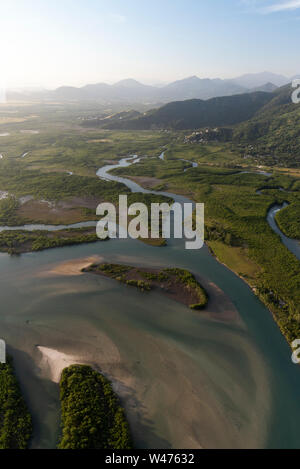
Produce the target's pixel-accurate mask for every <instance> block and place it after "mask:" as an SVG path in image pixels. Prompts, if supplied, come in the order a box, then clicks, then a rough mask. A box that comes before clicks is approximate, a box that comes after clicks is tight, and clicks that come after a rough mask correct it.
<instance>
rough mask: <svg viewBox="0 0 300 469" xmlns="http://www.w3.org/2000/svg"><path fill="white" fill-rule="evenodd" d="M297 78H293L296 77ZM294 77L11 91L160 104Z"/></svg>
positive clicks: (15, 95)
mask: <svg viewBox="0 0 300 469" xmlns="http://www.w3.org/2000/svg"><path fill="white" fill-rule="evenodd" d="M293 78H294V77H293ZM293 78H287V77H284V76H283V75H276V74H273V73H270V72H263V73H258V74H248V75H243V76H241V77H237V78H234V79H225V80H222V79H219V78H215V79H210V78H198V77H197V76H192V77H189V78H185V79H183V80H178V81H175V82H172V83H170V84H168V85H165V86H159V87H158V86H149V85H144V84H142V83H140V82H138V81H136V80H133V79H126V80H122V81H119V82H117V83H115V84H113V85H109V84H107V83H98V84H89V85H86V86H83V87H81V88H76V87H72V86H62V87H59V88H57V89H55V90H51V91H50V90H40V89H39V90H36V91H34V90H27V91H22V90H15V91H14V90H10V91H8V93H7V94H8V100H9V101H23V100H28V99H33V100H37V101H56V100H59V101H62V102H74V101H75V102H77V101H79V102H80V101H86V102H89V101H93V102H96V103H99V104H117V103H120V104H145V105H152V106H154V105H159V104H164V103H168V102H172V101H184V100H187V99H202V100H208V99H211V98H215V97H220V96H231V95H236V94H245V93H248V92H253V91H266V92H272V91H274V90H275V89H276V88H277V87H279V86H283V85H285V84H287V83H289V82H290V81H291V80H292V79H293Z"/></svg>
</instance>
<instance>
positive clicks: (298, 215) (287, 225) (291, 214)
mask: <svg viewBox="0 0 300 469" xmlns="http://www.w3.org/2000/svg"><path fill="white" fill-rule="evenodd" d="M276 221H277V223H278V226H279V228H280V229H281V231H283V233H284V234H286V235H287V236H288V237H289V238H295V239H299V240H300V198H299V201H298V202H297V203H294V204H292V205H289V206H288V207H286V208H284V209H283V210H281V211H280V212H278V213H277V215H276Z"/></svg>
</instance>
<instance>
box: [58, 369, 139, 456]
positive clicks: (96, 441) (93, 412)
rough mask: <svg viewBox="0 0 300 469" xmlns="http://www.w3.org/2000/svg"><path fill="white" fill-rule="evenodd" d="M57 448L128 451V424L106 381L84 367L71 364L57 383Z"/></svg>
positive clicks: (130, 446) (129, 439)
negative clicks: (59, 421) (59, 413)
mask: <svg viewBox="0 0 300 469" xmlns="http://www.w3.org/2000/svg"><path fill="white" fill-rule="evenodd" d="M60 399H61V406H62V438H61V441H60V444H59V448H60V449H116V450H118V449H119V450H124V449H132V440H131V436H130V430H129V425H128V422H127V420H126V417H125V413H124V410H123V408H122V407H121V405H120V402H119V399H118V398H117V396H116V394H115V393H114V391H113V390H112V387H111V384H110V382H109V381H108V380H107V379H106V378H105V377H104V376H102V375H101V374H100V373H97V372H96V371H94V370H93V369H92V368H91V367H89V366H85V365H72V366H70V367H69V368H66V369H65V370H63V372H62V377H61V381H60Z"/></svg>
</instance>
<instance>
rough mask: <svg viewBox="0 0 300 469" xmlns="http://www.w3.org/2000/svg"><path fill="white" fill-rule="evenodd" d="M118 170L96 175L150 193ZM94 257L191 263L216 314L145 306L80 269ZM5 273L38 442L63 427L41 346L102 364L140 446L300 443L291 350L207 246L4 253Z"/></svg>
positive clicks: (140, 298) (178, 243)
mask: <svg viewBox="0 0 300 469" xmlns="http://www.w3.org/2000/svg"><path fill="white" fill-rule="evenodd" d="M135 161H137V158H136V157H134V158H133V159H128V158H125V159H122V160H121V161H120V162H119V166H123V167H124V166H127V165H130V164H132V163H134V162H135ZM115 167H117V166H116V165H114V166H105V167H103V168H100V169H99V171H98V172H97V174H98V176H99V177H103V178H105V179H108V180H114V181H119V182H122V183H123V184H126V186H127V187H129V188H130V189H131V190H132V191H134V192H146V193H147V192H149V191H146V190H144V189H143V188H141V187H140V186H139V185H138V184H136V183H135V182H133V181H130V180H128V179H125V178H119V177H117V176H114V175H111V174H109V171H110V170H111V169H112V168H115ZM151 193H153V191H151ZM154 193H157V192H154ZM159 194H164V195H168V196H172V197H173V199H174V200H176V201H179V202H185V201H188V199H186V198H184V197H181V196H178V195H174V194H169V193H164V192H163V193H162V192H159ZM272 210H273V209H272ZM94 225H95V222H91V223H90V224H89V225H87V224H84V225H82V224H80V226H94ZM36 226H38V225H35V227H36ZM41 226H42V225H41ZM41 226H39V228H40V227H41ZM77 226H78V224H77V225H73V227H77ZM17 228H18V229H20V227H10V228H9V229H17ZM23 228H25V229H28V230H32V229H36V228H34V226H27V227H23ZM43 228H44V229H51V230H57V229H61V228H62V227H56V226H52V227H45V226H43ZM68 228H70V226H68ZM95 256H98V257H99V258H101V259H102V260H103V261H107V262H123V263H126V262H127V263H131V264H134V265H137V266H139V265H140V266H148V267H166V266H174V267H175V266H177V267H182V268H187V269H190V270H191V271H193V272H194V273H195V274H196V275H197V276H199V278H200V280H201V281H202V282H203V284H204V286H205V287H206V288H207V289H208V291H209V292H210V293H211V295H212V296H211V302H210V305H209V307H208V311H207V312H205V313H201V314H199V313H195V312H193V311H191V310H189V309H188V308H186V307H184V306H183V305H181V304H179V303H176V302H174V301H172V300H170V299H168V298H166V297H162V296H161V295H160V294H159V293H156V292H152V293H151V294H150V295H151V299H150V297H149V300H148V301H145V295H147V293H141V292H139V291H136V290H134V289H129V288H128V287H126V286H124V285H120V284H119V283H117V282H115V281H113V280H110V279H107V278H104V277H103V278H102V277H99V276H94V275H92V274H84V275H77V273H78V269H76V268H74V267H72V266H73V263H74V260H75V261H76V260H80V259H86V258H89V259H93V258H95ZM0 278H1V282H0V292H1V313H0V335H1V338H4V339H5V340H6V342H7V344H8V346H9V350H10V352H11V353H12V355H13V356H14V359H15V364H16V369H17V373H18V376H19V377H20V380H21V384H22V388H23V391H24V394H25V396H26V398H27V400H28V403H29V405H30V409H31V411H32V414H33V416H34V425H35V436H34V439H33V441H32V447H33V448H41V447H43V448H53V447H55V445H56V443H57V438H58V434H59V399H58V394H59V390H58V386H57V384H56V383H54V382H52V381H51V380H50V379H49V369H48V368H49V366H48V365H47V364H45V363H44V361H43V360H42V356H41V353H40V351H39V349H38V348H37V345H41V346H44V347H48V348H51V349H54V350H58V351H60V352H63V353H65V354H67V355H70V356H75V357H76V361H78V362H83V363H90V364H92V365H94V366H97V367H98V368H99V369H101V370H102V371H103V372H104V373H105V374H106V375H107V376H108V377H109V378H110V379H111V380H112V382H113V384H114V387H115V389H116V390H117V391H118V393H119V395H120V396H121V399H122V401H123V403H124V405H125V408H126V411H127V415H128V418H129V420H130V423H131V426H132V431H133V435H134V439H135V442H136V445H137V447H139V448H142V447H146V448H153V447H156V448H172V447H175V448H199V447H203V448H253V447H255V448H300V439H299V436H298V422H299V421H300V399H299V392H300V372H299V368H298V367H297V366H295V365H293V364H292V361H291V351H290V348H289V346H288V344H287V343H286V341H285V339H284V338H283V337H282V335H281V333H280V331H279V329H278V327H277V326H276V324H275V322H274V320H273V318H272V317H271V315H270V313H269V311H268V310H267V309H266V308H265V307H264V305H263V304H262V303H261V302H260V301H259V300H258V299H257V298H256V297H255V295H254V294H253V293H252V291H251V289H250V288H249V287H248V286H247V285H246V284H245V283H244V282H243V281H242V280H241V279H239V278H238V277H237V276H236V275H235V274H234V273H232V272H231V271H229V270H228V269H227V268H226V267H225V266H223V265H221V264H220V263H219V262H217V261H216V259H215V258H214V257H213V256H212V255H211V254H210V253H209V251H208V249H207V248H206V247H204V248H202V249H201V250H199V251H196V252H195V251H187V250H185V249H184V244H183V241H182V240H175V239H172V240H170V242H169V243H168V246H167V247H165V248H154V247H151V246H148V245H145V244H143V243H140V242H139V241H134V240H130V239H128V240H111V241H109V242H108V243H96V244H87V245H78V246H72V247H66V248H59V249H54V250H48V251H42V252H38V253H30V254H25V255H22V256H19V257H9V256H8V255H6V254H1V255H0ZM220 305H221V306H222V314H223V315H222V317H218V308H219V307H220Z"/></svg>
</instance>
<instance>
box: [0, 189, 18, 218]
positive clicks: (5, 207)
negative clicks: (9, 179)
mask: <svg viewBox="0 0 300 469" xmlns="http://www.w3.org/2000/svg"><path fill="white" fill-rule="evenodd" d="M18 207H19V204H18V201H17V199H16V198H15V197H12V196H10V197H7V198H6V199H2V200H0V224H2V225H7V224H10V223H12V224H14V223H18V221H19V220H18V216H17V209H18Z"/></svg>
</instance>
